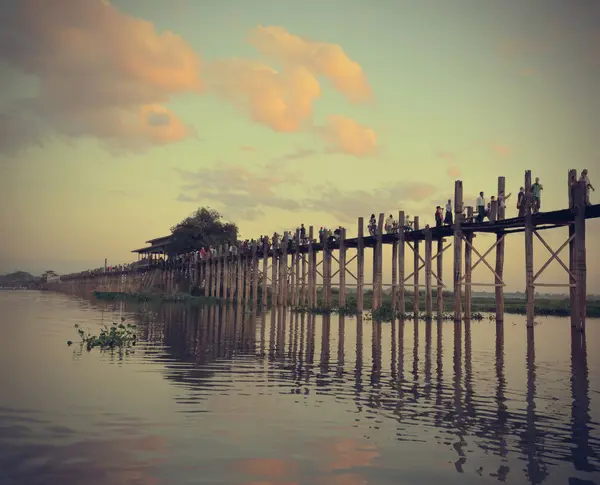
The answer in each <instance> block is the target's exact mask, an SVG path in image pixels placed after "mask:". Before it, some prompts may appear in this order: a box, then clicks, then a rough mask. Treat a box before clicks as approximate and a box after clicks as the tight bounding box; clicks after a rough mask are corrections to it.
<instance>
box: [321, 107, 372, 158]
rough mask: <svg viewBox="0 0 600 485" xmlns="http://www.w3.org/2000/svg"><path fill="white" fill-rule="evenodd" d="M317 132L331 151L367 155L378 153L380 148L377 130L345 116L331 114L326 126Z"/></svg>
mask: <svg viewBox="0 0 600 485" xmlns="http://www.w3.org/2000/svg"><path fill="white" fill-rule="evenodd" d="M317 132H318V133H319V134H320V135H321V136H322V137H323V139H324V140H325V143H326V144H327V146H328V149H329V150H330V151H339V152H342V153H346V154H349V155H354V156H356V157H367V156H372V155H376V154H377V151H378V149H379V146H378V143H377V134H376V133H375V131H373V130H372V129H371V128H369V127H368V126H364V125H361V124H360V123H358V122H356V121H354V120H353V119H350V118H346V117H345V116H341V115H331V116H329V117H328V118H327V122H326V124H325V126H324V127H322V128H320V129H318V130H317Z"/></svg>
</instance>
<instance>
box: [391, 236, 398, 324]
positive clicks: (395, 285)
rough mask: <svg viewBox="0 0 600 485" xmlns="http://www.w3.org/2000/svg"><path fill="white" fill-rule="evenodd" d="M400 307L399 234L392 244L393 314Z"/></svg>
mask: <svg viewBox="0 0 600 485" xmlns="http://www.w3.org/2000/svg"><path fill="white" fill-rule="evenodd" d="M397 307H398V233H396V234H394V241H393V242H392V313H393V314H394V315H395V314H396V311H397Z"/></svg>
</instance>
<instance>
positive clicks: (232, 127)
mask: <svg viewBox="0 0 600 485" xmlns="http://www.w3.org/2000/svg"><path fill="white" fill-rule="evenodd" d="M0 12H1V14H0V39H2V40H1V41H0V79H1V80H2V81H1V83H2V89H0V222H1V224H2V238H1V240H0V273H1V272H8V271H12V270H15V269H23V270H27V271H31V272H34V273H40V272H41V271H43V270H45V269H54V270H56V271H58V272H59V273H65V272H69V271H79V270H83V269H86V268H91V267H99V266H101V265H103V263H104V258H108V261H109V264H111V263H112V264H118V263H121V262H128V261H131V260H133V259H134V258H135V255H132V254H131V253H130V251H131V250H132V249H134V248H138V247H141V246H143V245H144V241H146V240H148V239H151V238H153V237H158V236H163V235H167V234H168V233H169V228H170V227H171V226H172V225H174V224H175V223H177V222H179V221H180V220H181V219H183V218H184V217H186V216H187V215H189V214H190V213H191V212H192V211H193V210H194V209H196V208H197V207H199V206H202V205H209V206H211V207H214V208H216V209H217V210H219V211H220V212H221V213H222V214H223V215H224V217H225V218H226V219H229V220H232V221H234V222H236V223H237V224H238V225H239V227H240V229H241V235H242V237H247V238H251V237H257V236H259V235H261V234H267V233H268V234H272V233H273V231H278V232H283V231H284V230H293V229H295V227H296V226H297V225H299V223H300V222H304V223H305V225H307V226H308V225H311V224H312V225H314V226H316V227H317V228H318V226H321V225H325V226H329V227H334V226H336V225H339V224H343V225H345V226H346V227H348V236H349V237H354V236H355V234H356V220H357V218H358V216H361V215H362V216H365V217H368V215H369V214H371V213H372V212H375V213H379V212H386V213H389V212H393V213H394V214H395V215H397V212H398V210H400V209H403V210H405V211H406V212H407V213H409V214H410V215H411V216H414V215H419V216H420V217H421V220H422V224H423V223H433V213H434V210H435V206H436V205H438V204H439V205H442V204H443V203H444V201H445V200H446V199H448V198H449V197H452V195H453V187H454V180H456V179H461V180H463V183H464V190H465V203H466V204H467V205H472V204H473V203H474V198H475V194H477V193H478V192H479V191H480V190H483V191H484V192H485V193H486V196H489V195H493V194H495V192H496V187H497V177H498V176H499V175H503V176H506V180H507V192H512V193H513V198H512V200H511V201H509V204H508V205H509V210H508V216H511V215H515V212H516V209H515V204H514V198H516V193H517V192H518V189H519V186H520V185H522V184H523V178H524V177H523V175H524V171H525V170H526V169H531V170H532V172H533V176H534V177H536V176H539V177H540V178H541V181H542V183H543V185H544V193H543V201H542V204H543V209H546V210H551V209H558V208H563V207H565V206H566V203H567V186H566V182H567V171H568V169H569V168H576V169H577V170H578V171H581V170H582V169H583V168H588V169H589V170H590V178H591V180H592V183H596V186H597V187H598V188H600V176H598V172H599V171H600V138H599V137H598V127H599V126H600V96H598V84H599V80H600V4H599V3H598V2H591V1H584V0H568V1H567V0H563V1H556V0H543V1H542V0H530V1H527V2H525V1H522V0H504V1H500V0H496V1H492V0H480V1H474V0H471V1H469V0H445V1H442V0H436V1H433V0H419V1H416V0H412V1H409V0H396V1H389V0H372V1H369V2H367V1H358V0H330V1H328V2H323V1H319V2H317V1H314V0H306V1H304V2H295V1H290V0H253V1H248V0H245V1H244V0H221V1H209V0H202V1H201V0H196V1H193V0H185V1H184V0H171V1H159V0H145V1H142V0H120V1H118V0H115V1H113V2H110V3H109V2H108V1H105V0H104V1H103V0H85V1H82V0H52V1H49V0H20V1H17V0H9V1H7V2H3V5H2V7H0ZM592 200H593V201H594V202H598V201H600V192H596V193H592ZM587 227H588V290H589V291H590V292H594V293H600V269H599V268H600V256H598V255H596V254H594V253H595V251H594V250H593V248H594V245H593V244H592V241H593V239H594V237H595V236H596V237H597V236H598V235H600V221H590V222H589V223H588V226H587ZM546 236H547V237H548V242H549V243H550V244H551V245H553V246H554V247H555V248H557V247H558V246H560V244H561V243H562V242H563V241H564V239H565V236H566V230H556V231H550V232H549V233H548V231H547V232H546V233H545V234H544V237H546ZM477 242H478V247H479V248H480V249H481V252H483V251H485V249H487V247H488V246H489V244H491V240H489V241H488V239H486V237H480V238H478V241H477ZM488 243H489V244H488ZM449 253H450V252H449ZM546 254H547V252H546V250H545V249H544V248H543V247H542V246H541V245H538V244H537V243H536V269H537V268H539V267H540V266H541V265H542V264H543V263H544V262H545V261H546V259H547V256H546ZM449 256H450V254H448V257H447V258H446V263H447V264H446V271H447V273H446V274H447V275H450V274H451V273H450V272H449V271H450V269H451V266H450V257H449ZM563 256H564V257H565V258H566V255H565V254H563ZM387 261H388V259H386V264H388V263H387ZM523 261H524V243H523V238H522V236H520V235H514V236H510V238H509V241H508V244H507V261H506V270H505V273H506V283H507V285H508V289H510V290H515V289H516V290H521V291H522V290H523V287H524V278H525V275H524V269H523ZM369 266H370V265H369ZM388 269H389V264H388ZM479 272H480V273H479ZM369 275H370V268H369V269H368V270H367V274H366V276H367V277H369ZM565 277H566V273H565V272H564V270H563V269H562V268H561V267H560V266H559V265H558V264H556V263H553V264H552V265H551V267H550V269H549V270H548V274H547V275H545V276H544V279H543V280H544V281H546V282H565V281H566V278H565ZM476 279H478V280H479V281H486V282H490V281H491V274H490V273H489V270H487V269H486V268H485V267H484V265H480V267H478V268H477V272H476ZM448 284H449V285H450V286H451V281H450V279H448ZM540 291H542V289H541V288H540ZM558 291H563V290H562V289H560V290H558Z"/></svg>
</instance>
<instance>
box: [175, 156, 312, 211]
mask: <svg viewBox="0 0 600 485" xmlns="http://www.w3.org/2000/svg"><path fill="white" fill-rule="evenodd" d="M176 171H177V172H178V173H179V175H180V177H181V178H182V179H183V180H184V184H183V185H182V186H181V187H180V194H179V196H178V197H177V200H179V201H181V202H197V203H211V204H214V203H218V204H220V205H221V206H222V208H223V211H224V212H225V213H226V215H227V216H228V217H232V218H236V219H238V220H239V219H240V218H243V219H247V220H254V219H258V218H259V217H261V216H263V209H264V208H265V207H274V208H278V209H282V210H288V211H296V210H299V209H300V208H301V204H300V202H298V201H296V200H295V199H293V198H286V197H283V196H281V195H279V194H278V193H277V189H278V188H279V187H281V186H282V185H293V184H295V183H296V182H297V178H296V177H290V176H287V175H286V174H283V173H281V172H276V173H272V172H271V173H267V172H266V171H265V173H256V172H253V171H250V170H248V169H246V168H244V167H241V166H238V165H226V164H219V165H218V166H216V167H215V168H212V169H202V170H201V171H198V172H188V171H185V170H179V169H177V170H176Z"/></svg>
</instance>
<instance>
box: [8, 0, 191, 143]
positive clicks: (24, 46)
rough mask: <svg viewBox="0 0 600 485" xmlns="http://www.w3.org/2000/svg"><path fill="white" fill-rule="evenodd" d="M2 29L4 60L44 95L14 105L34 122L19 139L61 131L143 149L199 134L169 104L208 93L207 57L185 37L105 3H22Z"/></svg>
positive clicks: (25, 0) (68, 0) (40, 0)
mask: <svg viewBox="0 0 600 485" xmlns="http://www.w3.org/2000/svg"><path fill="white" fill-rule="evenodd" d="M0 28H1V29H2V30H3V31H4V32H5V33H6V34H5V37H4V41H3V42H2V47H0V59H3V60H5V61H7V62H8V63H9V64H10V65H12V66H13V67H14V68H16V69H17V70H19V71H21V72H24V73H26V74H30V75H33V76H36V77H37V78H38V79H39V87H40V89H39V93H38V95H37V96H36V97H35V98H33V99H30V100H27V102H22V103H17V104H15V106H13V108H14V109H15V111H16V112H18V113H19V114H20V118H19V117H17V120H16V121H17V122H18V121H19V120H20V121H21V124H22V126H21V128H23V129H26V127H27V126H26V125H27V124H28V123H27V122H28V121H34V123H33V126H34V127H35V130H29V131H28V133H27V134H25V135H22V138H21V139H20V140H19V141H20V142H22V143H25V142H26V141H29V142H31V141H40V139H41V138H43V137H44V136H45V135H48V134H53V133H54V134H60V135H64V136H68V137H77V136H94V137H97V138H100V139H102V140H104V141H108V142H110V143H112V144H116V145H122V146H127V147H132V148H142V147H144V146H147V145H153V144H165V143H170V142H173V141H178V140H181V139H182V138H185V137H186V136H190V135H191V134H193V133H192V131H191V130H190V129H189V128H188V127H186V126H185V125H184V124H183V122H181V121H180V120H179V119H178V118H177V116H176V115H175V114H174V113H172V112H171V111H169V110H168V109H167V108H166V107H165V106H164V105H165V103H167V102H168V101H169V100H170V98H171V97H172V96H173V95H176V94H180V93H188V92H199V91H200V90H201V82H200V65H201V62H200V59H199V57H198V56H197V55H196V53H195V52H194V51H193V49H192V48H191V47H190V46H189V45H188V44H187V42H185V41H184V40H183V38H181V37H180V36H178V35H175V34H173V33H172V32H168V31H167V32H157V30H156V29H155V27H154V26H153V24H151V23H150V22H147V21H144V20H141V19H138V18H134V17H131V16H129V15H126V14H123V13H121V12H119V11H118V10H117V9H116V8H115V7H113V6H112V5H110V4H109V3H108V2H106V1H101V0H89V1H86V2H81V1H79V0H56V1H53V2H46V1H44V0H23V1H20V2H18V3H15V6H14V8H10V9H8V10H7V11H6V12H4V15H3V16H2V20H0ZM158 112H160V113H162V114H163V116H162V122H161V123H156V122H154V123H153V122H152V121H151V120H150V119H149V118H148V116H149V115H150V114H151V113H158ZM154 119H155V121H156V120H157V119H158V118H157V117H154ZM11 121H13V122H14V121H15V119H14V118H13V119H12V120H11ZM0 131H2V129H1V127H0ZM15 148H18V147H15Z"/></svg>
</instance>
